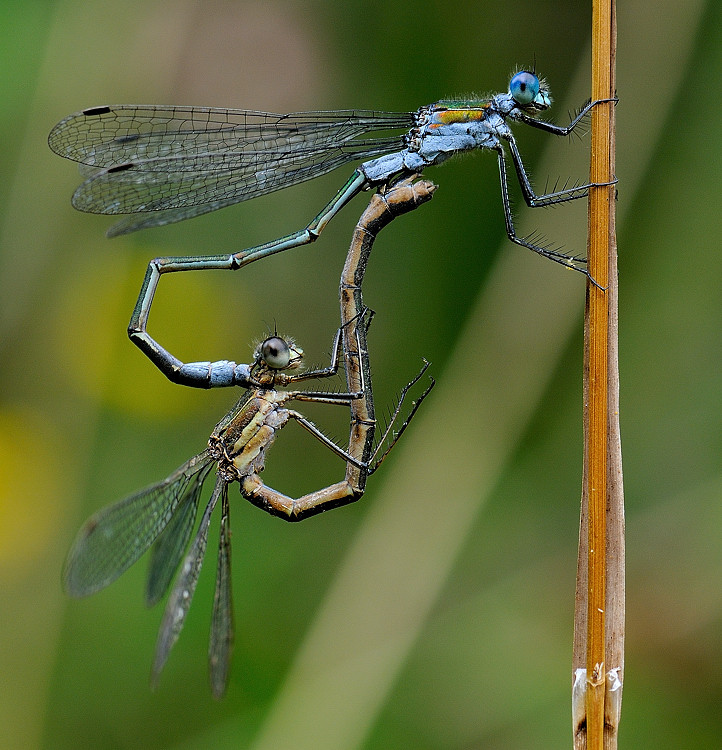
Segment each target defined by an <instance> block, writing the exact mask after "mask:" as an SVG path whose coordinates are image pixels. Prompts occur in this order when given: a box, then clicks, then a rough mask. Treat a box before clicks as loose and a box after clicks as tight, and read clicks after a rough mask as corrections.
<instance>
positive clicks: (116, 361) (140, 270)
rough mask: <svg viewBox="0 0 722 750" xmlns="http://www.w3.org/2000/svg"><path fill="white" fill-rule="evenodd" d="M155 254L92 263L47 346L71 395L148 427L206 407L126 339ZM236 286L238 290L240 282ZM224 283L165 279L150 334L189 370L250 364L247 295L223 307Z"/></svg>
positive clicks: (65, 302) (199, 277) (195, 277)
mask: <svg viewBox="0 0 722 750" xmlns="http://www.w3.org/2000/svg"><path fill="white" fill-rule="evenodd" d="M158 254H159V248H157V247H149V248H147V250H146V252H138V253H137V254H136V256H135V258H134V259H133V260H132V261H131V260H130V259H129V258H128V257H127V255H125V254H117V255H111V256H105V257H103V258H102V259H101V258H99V257H93V258H89V259H88V262H87V263H86V264H85V265H84V266H83V268H82V271H81V272H80V273H78V274H76V276H75V277H74V278H73V279H72V281H71V282H70V283H69V284H67V285H66V287H65V289H64V293H63V295H62V297H61V298H60V300H59V302H58V305H59V309H58V311H57V314H56V315H55V316H54V322H55V325H56V326H57V328H56V330H55V331H53V332H52V334H51V340H50V341H49V342H48V345H49V346H50V347H52V348H53V350H54V351H53V353H52V360H53V362H54V363H55V365H56V368H57V371H58V372H59V373H60V374H61V375H64V376H65V378H66V379H67V384H68V386H69V387H71V388H76V389H78V390H79V391H82V392H84V393H86V394H87V395H88V396H90V397H91V398H95V399H97V400H98V401H100V402H101V403H104V404H106V405H108V406H110V407H112V408H115V409H117V410H118V411H122V412H123V413H125V414H137V415H139V416H145V417H146V418H151V419H153V418H157V417H170V416H174V415H177V414H181V413H184V412H187V411H188V410H190V409H192V408H194V406H195V407H196V408H197V406H198V405H199V404H200V403H201V401H199V399H198V393H197V391H196V392H194V389H190V388H183V387H180V386H177V385H174V384H172V383H170V381H168V380H167V379H166V378H165V376H163V375H162V374H161V373H160V371H159V370H158V369H157V368H156V367H155V366H154V365H153V364H152V363H151V362H150V361H149V360H148V359H147V358H146V357H145V356H144V355H143V354H142V353H141V352H140V351H139V350H138V349H137V348H136V347H135V346H133V344H132V343H131V342H130V341H129V340H128V336H127V334H126V330H127V327H128V321H129V320H130V315H131V312H132V310H133V306H134V305H135V301H136V298H137V295H138V292H139V290H140V286H141V282H142V280H143V276H144V274H145V271H146V267H147V261H148V260H149V259H150V258H153V257H155V256H156V255H158ZM233 281H235V282H236V286H237V285H238V282H239V281H240V279H238V277H233ZM227 282H228V280H227V279H226V278H224V277H223V275H222V274H212V273H191V272H189V273H178V274H169V275H167V276H164V277H163V279H162V280H161V283H160V285H159V288H158V292H157V294H156V297H155V300H154V304H153V309H152V311H151V315H150V320H149V325H148V329H149V332H150V334H151V335H152V336H153V337H154V338H156V340H157V341H158V342H159V343H160V344H161V345H162V346H163V347H165V348H166V349H167V350H168V351H170V352H171V353H172V354H173V355H174V356H176V357H178V358H179V359H181V360H182V361H184V362H195V361H205V360H210V361H214V360H217V359H232V360H235V361H237V362H247V361H249V357H250V347H249V344H250V339H251V338H252V335H253V334H252V332H251V331H249V330H248V329H247V328H246V327H245V326H244V325H243V324H242V321H244V320H248V319H249V317H250V316H249V314H247V311H245V310H243V309H242V308H239V303H238V300H241V299H244V298H247V297H248V295H243V294H238V295H232V299H230V300H226V299H224V297H225V296H227V295H225V294H224V289H225V288H227V287H226V284H227ZM234 305H235V306H234ZM229 321H231V322H230V323H229ZM69 331H71V332H72V337H70V336H69V335H68V332H69ZM69 342H72V344H71V345H69Z"/></svg>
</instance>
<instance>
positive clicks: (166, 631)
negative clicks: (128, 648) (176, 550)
mask: <svg viewBox="0 0 722 750" xmlns="http://www.w3.org/2000/svg"><path fill="white" fill-rule="evenodd" d="M226 485H227V483H226V481H225V480H224V479H222V478H221V477H220V476H219V477H218V478H217V479H216V486H215V488H214V490H213V495H212V496H211V499H210V500H209V501H208V505H207V506H206V509H205V512H204V513H203V517H202V518H201V522H200V525H199V527H198V531H197V532H196V535H195V538H194V539H193V543H192V544H191V547H190V549H189V550H188V554H187V555H186V556H185V559H184V560H183V565H182V567H181V569H180V572H179V573H178V577H177V579H176V582H175V585H174V586H173V591H172V592H171V595H170V597H169V598H168V602H167V604H166V607H165V612H164V613H163V621H162V622H161V625H160V630H159V631H158V642H157V644H156V648H155V658H154V659H153V669H152V672H151V684H152V685H153V686H155V685H157V683H158V677H159V676H160V673H161V670H162V669H163V667H164V666H165V663H166V661H167V659H168V654H169V653H170V650H171V649H172V648H173V646H174V645H175V642H176V641H177V640H178V636H179V635H180V632H181V630H183V625H184V624H185V620H186V615H187V614H188V610H189V609H190V606H191V602H192V601H193V594H194V593H195V590H196V584H197V583H198V576H199V575H200V572H201V566H202V565H203V558H204V556H205V553H206V545H207V543H208V527H209V526H210V522H211V514H212V513H213V510H214V508H215V507H216V504H217V502H218V498H219V497H220V495H221V493H222V492H223V490H224V488H225V487H226Z"/></svg>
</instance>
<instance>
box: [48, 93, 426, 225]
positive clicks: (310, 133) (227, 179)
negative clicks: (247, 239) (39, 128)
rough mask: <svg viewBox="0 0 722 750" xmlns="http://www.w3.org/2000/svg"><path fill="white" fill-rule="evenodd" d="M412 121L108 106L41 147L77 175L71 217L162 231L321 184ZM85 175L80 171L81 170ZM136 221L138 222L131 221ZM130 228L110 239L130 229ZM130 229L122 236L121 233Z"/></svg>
mask: <svg viewBox="0 0 722 750" xmlns="http://www.w3.org/2000/svg"><path fill="white" fill-rule="evenodd" d="M414 123H415V115H414V113H392V112H374V111H362V110H341V111H337V112H299V113H294V114H289V115H281V114H274V113H270V112H254V111H250V110H230V109H209V108H201V107H160V106H158V107H156V106H134V105H124V106H112V107H95V108H93V109H88V110H84V111H83V112H79V113H77V114H75V115H70V117H67V118H65V119H64V120H62V121H61V122H59V123H58V124H57V125H56V126H55V127H54V128H53V130H52V131H51V133H50V136H49V139H48V143H49V145H50V148H51V149H52V150H53V151H55V153H57V154H59V155H60V156H63V157H65V158H67V159H72V160H74V161H77V162H80V163H81V164H83V165H86V166H85V167H84V168H83V171H84V172H85V173H86V174H90V176H89V177H88V179H87V180H86V181H85V182H84V183H83V184H82V185H81V186H80V187H79V188H78V190H77V191H76V192H75V195H74V196H73V205H74V206H75V207H76V208H78V209H79V210H81V211H88V212H91V213H103V214H124V213H136V212H155V211H169V212H170V213H168V214H167V215H166V216H165V217H163V218H161V220H160V221H153V220H152V219H151V224H144V225H143V226H153V225H156V224H158V223H164V224H165V223H170V222H172V221H180V220H181V219H186V218H190V217H192V216H197V215H199V214H200V213H206V212H208V211H214V210H216V209H218V208H223V207H224V206H228V205H231V204H233V203H238V202H240V201H242V200H247V199H248V198H252V197H255V196H258V195H264V194H266V193H270V192H273V191H274V190H278V189H280V188H282V187H287V186H289V185H294V184H297V183H299V182H303V181H305V180H309V179H313V178H314V177H318V176H319V175H322V174H325V173H327V172H329V171H331V170H333V169H336V168H337V167H339V166H341V165H342V164H346V163H348V162H351V161H354V160H357V159H370V158H373V157H375V156H379V155H381V154H384V153H388V152H390V151H395V150H398V149H400V148H403V146H404V134H403V133H402V134H398V135H393V136H389V135H386V136H384V137H381V138H363V137H362V136H364V135H368V134H369V133H380V132H382V131H392V130H398V129H402V130H404V131H408V129H409V128H411V127H412V126H413V125H414ZM88 167H89V168H90V169H88ZM141 221H143V220H141ZM133 224H134V222H133V220H129V221H128V223H127V226H126V227H125V228H124V229H122V230H119V231H114V232H113V233H114V234H121V233H124V232H128V231H133V230H134V229H137V228H141V227H139V226H134V225H133ZM129 227H131V228H129Z"/></svg>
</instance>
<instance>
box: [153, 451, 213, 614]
mask: <svg viewBox="0 0 722 750" xmlns="http://www.w3.org/2000/svg"><path fill="white" fill-rule="evenodd" d="M211 465H212V464H211V463H208V464H206V467H205V468H204V469H203V470H202V471H201V472H199V473H198V474H196V476H195V477H194V481H192V482H190V483H189V484H188V485H187V486H186V489H185V491H184V493H183V496H182V498H181V500H180V502H179V503H178V507H177V509H176V511H175V513H174V514H173V517H172V518H171V520H170V522H169V523H168V525H167V526H166V527H165V529H163V531H162V532H161V534H160V536H159V537H158V538H157V539H156V540H155V542H154V543H153V546H152V547H151V550H150V562H149V564H148V579H147V581H146V587H145V603H146V605H147V606H148V607H152V606H154V605H155V604H157V603H158V602H159V601H160V599H161V598H162V597H163V596H164V595H165V593H166V591H167V590H168V587H169V586H170V582H171V580H172V578H173V575H174V574H175V572H176V570H177V569H178V565H179V564H180V561H181V559H182V558H183V555H184V554H185V551H186V549H187V547H188V541H189V540H190V538H191V533H192V532H193V526H194V525H195V522H196V515H197V512H198V497H199V496H200V494H201V490H202V489H203V481H204V480H205V478H206V476H207V474H208V472H209V471H210V469H211Z"/></svg>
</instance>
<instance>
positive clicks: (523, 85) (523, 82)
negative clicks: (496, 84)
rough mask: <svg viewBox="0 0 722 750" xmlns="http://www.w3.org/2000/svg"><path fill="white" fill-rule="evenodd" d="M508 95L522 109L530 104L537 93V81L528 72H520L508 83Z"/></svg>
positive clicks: (532, 74)
mask: <svg viewBox="0 0 722 750" xmlns="http://www.w3.org/2000/svg"><path fill="white" fill-rule="evenodd" d="M509 93H510V94H511V95H512V96H513V97H514V101H515V102H516V103H517V104H521V106H522V107H524V106H526V105H527V104H531V103H532V102H533V101H534V99H535V98H536V96H537V94H538V93H539V79H538V78H537V77H536V76H535V75H534V73H530V72H529V71H528V70H522V71H520V72H519V73H517V74H516V75H515V76H514V77H513V78H512V79H511V81H509Z"/></svg>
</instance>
